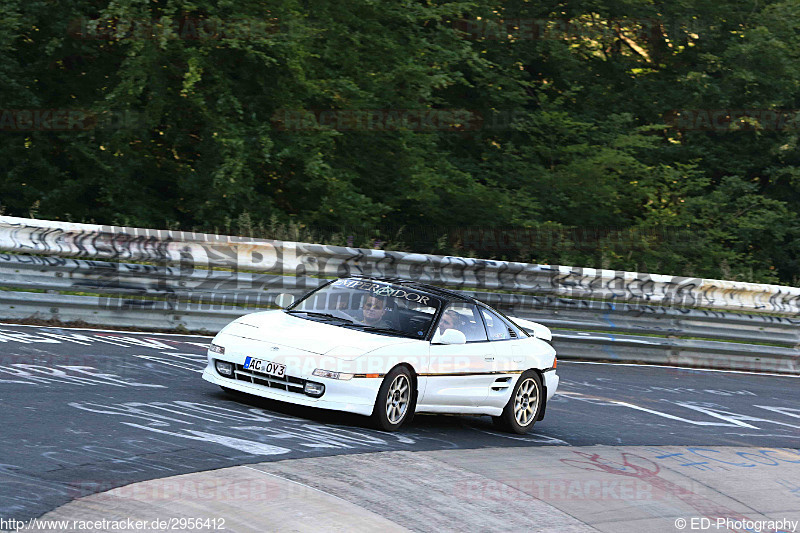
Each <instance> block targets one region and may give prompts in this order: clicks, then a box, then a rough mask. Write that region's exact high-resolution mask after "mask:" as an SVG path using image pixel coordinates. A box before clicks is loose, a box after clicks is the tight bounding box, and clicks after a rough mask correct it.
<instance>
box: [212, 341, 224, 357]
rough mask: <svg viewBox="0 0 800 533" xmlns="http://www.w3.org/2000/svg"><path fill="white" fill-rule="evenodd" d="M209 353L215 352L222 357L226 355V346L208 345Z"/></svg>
mask: <svg viewBox="0 0 800 533" xmlns="http://www.w3.org/2000/svg"><path fill="white" fill-rule="evenodd" d="M208 351H210V352H214V353H218V354H220V355H225V347H224V346H218V345H216V344H214V343H211V344H209V345H208Z"/></svg>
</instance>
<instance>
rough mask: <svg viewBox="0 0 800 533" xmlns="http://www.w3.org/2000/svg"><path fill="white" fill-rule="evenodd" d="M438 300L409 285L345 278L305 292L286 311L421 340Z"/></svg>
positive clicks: (347, 325)
mask: <svg viewBox="0 0 800 533" xmlns="http://www.w3.org/2000/svg"><path fill="white" fill-rule="evenodd" d="M441 306H442V301H441V300H440V299H438V298H436V297H435V296H432V295H430V294H427V293H424V292H420V291H417V290H414V289H413V288H411V287H404V286H401V285H394V284H391V283H384V282H379V281H372V280H366V279H356V278H346V279H339V280H336V281H334V282H333V283H331V284H329V285H326V286H324V287H321V288H319V289H317V290H316V291H314V292H311V293H309V294H308V295H307V296H306V297H305V298H303V299H302V300H300V301H299V302H297V303H295V304H294V305H292V306H290V307H289V308H288V309H287V312H288V313H298V314H304V315H305V316H307V317H309V318H313V319H318V320H326V321H330V323H331V324H334V325H337V326H343V327H352V328H358V329H363V330H366V331H371V332H376V333H387V334H394V335H402V336H406V337H411V338H415V339H422V338H424V337H425V335H426V334H427V333H428V330H429V329H430V327H431V323H432V322H433V318H434V316H436V312H437V311H438V310H439V308H440V307H441Z"/></svg>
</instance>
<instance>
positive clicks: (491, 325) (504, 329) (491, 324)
mask: <svg viewBox="0 0 800 533" xmlns="http://www.w3.org/2000/svg"><path fill="white" fill-rule="evenodd" d="M481 313H482V314H483V320H484V321H486V330H487V331H488V332H489V340H493V341H505V340H509V339H517V338H519V337H522V336H525V335H522V334H521V332H520V331H518V330H517V328H515V327H514V326H512V325H511V324H509V323H508V322H506V321H505V320H503V319H502V318H501V317H500V316H498V315H497V314H496V313H493V312H492V311H489V310H488V309H483V308H481Z"/></svg>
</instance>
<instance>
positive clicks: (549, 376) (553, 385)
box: [544, 369, 559, 400]
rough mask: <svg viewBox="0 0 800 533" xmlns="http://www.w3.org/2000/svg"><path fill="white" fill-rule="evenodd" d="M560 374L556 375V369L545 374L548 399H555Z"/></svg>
mask: <svg viewBox="0 0 800 533" xmlns="http://www.w3.org/2000/svg"><path fill="white" fill-rule="evenodd" d="M558 381H559V379H558V374H556V371H555V369H553V370H550V371H549V372H544V386H545V387H547V399H548V400H550V398H552V397H553V395H554V394H555V393H556V389H558Z"/></svg>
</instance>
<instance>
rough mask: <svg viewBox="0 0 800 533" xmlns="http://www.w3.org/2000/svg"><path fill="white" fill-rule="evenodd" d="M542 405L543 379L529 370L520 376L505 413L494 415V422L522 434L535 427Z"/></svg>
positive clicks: (504, 410)
mask: <svg viewBox="0 0 800 533" xmlns="http://www.w3.org/2000/svg"><path fill="white" fill-rule="evenodd" d="M541 407H542V380H541V378H539V374H537V373H536V372H534V371H533V370H528V371H526V372H524V373H523V374H522V375H521V376H520V378H519V380H518V381H517V384H516V386H515V387H514V391H513V392H512V393H511V398H509V400H508V403H507V404H506V406H505V408H504V409H503V413H502V414H501V415H500V416H496V417H494V422H495V424H496V425H498V426H500V427H501V428H503V429H506V430H508V431H512V432H514V433H519V434H520V435H522V434H524V433H527V432H528V431H530V430H531V429H532V428H533V425H534V424H535V423H536V418H537V417H538V416H539V410H540V409H541Z"/></svg>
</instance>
